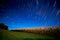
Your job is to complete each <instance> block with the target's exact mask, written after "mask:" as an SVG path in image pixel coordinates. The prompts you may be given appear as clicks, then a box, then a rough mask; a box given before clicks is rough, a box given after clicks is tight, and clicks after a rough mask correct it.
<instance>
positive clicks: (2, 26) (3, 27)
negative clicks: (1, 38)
mask: <svg viewBox="0 0 60 40" xmlns="http://www.w3.org/2000/svg"><path fill="white" fill-rule="evenodd" d="M0 29H3V30H8V26H7V25H5V24H4V23H0Z"/></svg>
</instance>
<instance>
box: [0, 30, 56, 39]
mask: <svg viewBox="0 0 60 40" xmlns="http://www.w3.org/2000/svg"><path fill="white" fill-rule="evenodd" d="M0 40H55V38H54V37H49V36H47V35H39V34H32V33H25V32H12V31H7V30H0Z"/></svg>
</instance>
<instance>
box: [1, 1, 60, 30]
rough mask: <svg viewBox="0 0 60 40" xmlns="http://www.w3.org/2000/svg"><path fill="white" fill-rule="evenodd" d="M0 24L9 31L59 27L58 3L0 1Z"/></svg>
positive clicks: (59, 9)
mask: <svg viewBox="0 0 60 40" xmlns="http://www.w3.org/2000/svg"><path fill="white" fill-rule="evenodd" d="M0 23H4V24H6V25H8V27H9V29H17V28H39V27H40V26H60V1H59V0H0Z"/></svg>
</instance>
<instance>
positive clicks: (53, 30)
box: [11, 27, 60, 37]
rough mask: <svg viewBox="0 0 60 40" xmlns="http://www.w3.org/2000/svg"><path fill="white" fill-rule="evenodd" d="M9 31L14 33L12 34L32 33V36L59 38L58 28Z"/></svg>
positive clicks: (59, 28)
mask: <svg viewBox="0 0 60 40" xmlns="http://www.w3.org/2000/svg"><path fill="white" fill-rule="evenodd" d="M11 31H14V32H27V33H34V34H41V35H48V36H57V37H60V27H54V28H38V29H21V30H11Z"/></svg>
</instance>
